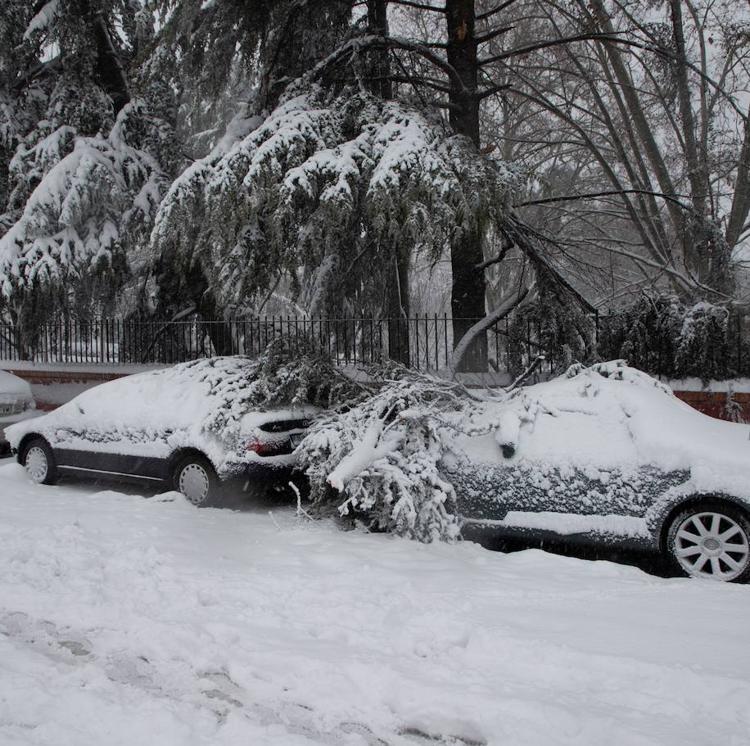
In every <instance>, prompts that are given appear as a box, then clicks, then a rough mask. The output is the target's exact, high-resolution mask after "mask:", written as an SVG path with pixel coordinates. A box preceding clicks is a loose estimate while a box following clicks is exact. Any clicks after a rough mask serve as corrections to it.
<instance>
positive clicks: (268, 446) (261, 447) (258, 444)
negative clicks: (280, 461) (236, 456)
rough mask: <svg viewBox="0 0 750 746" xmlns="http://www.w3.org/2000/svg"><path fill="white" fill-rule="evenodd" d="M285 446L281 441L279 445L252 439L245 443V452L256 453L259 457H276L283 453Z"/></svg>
mask: <svg viewBox="0 0 750 746" xmlns="http://www.w3.org/2000/svg"><path fill="white" fill-rule="evenodd" d="M285 446H286V443H284V442H283V441H282V442H281V443H279V442H276V443H263V442H262V441H260V440H258V439H257V438H253V439H252V440H248V441H247V442H246V443H245V450H246V451H252V452H253V453H257V454H258V455H259V456H276V455H278V454H281V453H284V450H285Z"/></svg>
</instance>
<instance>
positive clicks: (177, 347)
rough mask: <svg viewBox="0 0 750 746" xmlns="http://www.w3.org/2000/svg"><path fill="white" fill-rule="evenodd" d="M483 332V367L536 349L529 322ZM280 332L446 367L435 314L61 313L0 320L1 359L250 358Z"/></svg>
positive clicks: (373, 357)
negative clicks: (126, 316)
mask: <svg viewBox="0 0 750 746" xmlns="http://www.w3.org/2000/svg"><path fill="white" fill-rule="evenodd" d="M483 336H484V339H485V340H486V342H485V344H484V345H483V347H485V345H486V347H485V349H486V352H485V351H483V352H482V360H481V361H480V367H481V368H482V369H483V370H488V371H500V372H504V371H509V370H511V369H513V368H514V367H515V366H517V365H519V364H520V365H523V364H524V363H526V362H528V361H529V360H533V359H534V358H535V357H536V356H537V355H538V354H539V353H540V352H541V351H542V346H541V345H540V343H539V330H538V329H536V328H533V327H532V325H531V324H528V325H526V326H525V328H524V329H523V331H522V332H520V333H519V331H518V329H517V328H513V329H511V327H510V326H509V324H508V321H507V320H506V321H504V322H501V323H499V324H496V325H495V326H493V327H491V328H490V329H488V330H487V331H486V332H483ZM280 338H283V339H284V340H285V341H286V342H287V343H288V345H289V346H290V347H291V349H292V350H294V349H295V345H296V346H298V347H299V349H302V348H303V347H304V346H305V345H307V344H309V341H310V340H313V341H314V342H315V343H316V345H317V346H318V347H319V348H321V349H322V350H324V351H325V352H327V354H328V355H329V356H330V358H331V359H332V360H334V361H336V362H338V363H339V364H343V365H358V364H368V363H372V362H376V361H380V360H383V359H389V358H390V359H393V360H398V361H400V362H403V363H405V364H407V365H409V366H411V367H412V368H415V369H417V370H423V371H440V370H443V369H447V368H448V367H449V365H450V361H451V356H452V353H453V346H454V339H453V319H451V318H450V317H449V316H447V315H437V314H431V315H428V314H425V315H422V316H414V317H411V318H399V319H373V318H342V319H331V318H303V317H299V316H266V317H259V318H249V319H242V320H227V321H201V320H187V321H186V320H182V321H170V322H158V321H142V320H138V319H132V320H123V319H96V320H79V319H60V320H58V321H56V322H50V323H47V324H44V325H43V326H41V327H38V328H35V329H34V330H29V331H26V332H24V330H22V329H19V328H17V327H14V326H12V325H10V324H0V359H2V360H4V361H21V360H24V361H34V362H37V363H78V364H96V365H107V364H111V365H123V364H124V365H128V364H141V365H148V364H173V363H178V362H184V361H187V360H193V359H196V358H201V357H209V356H211V355H238V354H239V355H250V356H254V355H257V354H259V353H260V352H261V351H263V350H264V349H265V348H266V347H267V346H268V344H269V343H270V342H272V341H273V340H275V339H280ZM469 367H471V366H469Z"/></svg>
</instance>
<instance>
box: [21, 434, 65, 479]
mask: <svg viewBox="0 0 750 746" xmlns="http://www.w3.org/2000/svg"><path fill="white" fill-rule="evenodd" d="M20 461H21V464H22V465H23V468H24V469H25V470H26V474H28V476H29V479H30V480H31V481H32V482H35V483H36V484H54V483H55V482H56V481H57V464H56V463H55V455H54V454H53V453H52V449H51V448H50V445H49V443H47V441H46V440H44V439H43V438H34V439H33V440H31V441H29V442H28V443H27V444H26V445H25V446H24V447H23V451H22V453H21V459H20Z"/></svg>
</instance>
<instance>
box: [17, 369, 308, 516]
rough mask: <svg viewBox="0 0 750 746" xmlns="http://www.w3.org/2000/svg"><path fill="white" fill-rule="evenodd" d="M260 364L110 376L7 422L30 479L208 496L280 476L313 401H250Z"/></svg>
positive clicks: (286, 472)
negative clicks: (115, 482) (115, 483)
mask: <svg viewBox="0 0 750 746" xmlns="http://www.w3.org/2000/svg"><path fill="white" fill-rule="evenodd" d="M256 367H257V364H256V363H255V362H254V361H252V360H250V359H248V358H243V357H225V358H213V359H209V360H199V361H194V362H190V363H183V364H180V365H176V366H174V367H172V368H165V369H163V370H155V371H149V372H147V373H139V374H136V375H132V376H127V377H125V378H121V379H119V380H116V381H111V382H108V383H105V384H102V385H100V386H96V387H95V388H93V389H89V390H88V391H86V392H84V393H82V394H80V395H79V396H77V397H76V398H75V399H73V400H72V401H70V402H68V403H67V404H65V405H63V406H62V407H60V408H59V409H56V410H55V411H53V412H50V413H49V414H46V415H44V416H42V417H38V418H36V419H34V420H27V421H25V422H21V423H18V424H17V425H14V426H11V427H9V428H8V429H7V431H6V432H7V436H8V439H9V441H10V444H11V446H12V447H13V449H14V450H15V452H16V453H17V454H18V459H19V461H20V463H22V464H23V465H24V466H25V468H26V471H27V473H28V475H29V476H30V478H31V479H32V480H34V481H35V482H39V483H43V484H51V483H53V482H54V481H56V480H57V478H58V477H59V476H60V475H61V474H75V475H78V476H90V477H109V478H114V479H117V478H125V479H137V480H145V481H148V482H152V483H155V484H158V485H162V486H164V487H166V488H167V489H175V490H178V491H179V492H182V493H183V494H184V495H185V496H186V497H187V498H188V500H190V501H191V502H193V503H194V504H196V505H202V504H206V503H208V502H210V501H211V500H212V499H213V498H214V497H215V496H216V494H217V493H218V492H219V488H220V485H221V483H222V482H225V481H228V480H235V479H237V480H240V482H241V483H245V484H248V483H251V482H258V481H263V482H269V481H270V482H276V483H280V484H283V483H286V482H287V481H288V480H289V478H290V477H291V475H292V471H293V467H294V463H295V460H294V455H293V452H294V449H295V447H296V445H297V443H298V441H299V439H300V438H301V437H302V436H303V434H304V432H305V430H306V428H307V426H308V423H309V418H310V417H311V416H313V415H314V414H315V412H316V411H317V410H316V409H315V408H314V407H309V406H299V407H287V408H278V407H274V408H270V409H267V410H266V411H262V410H260V409H258V408H257V407H253V406H252V404H251V402H253V401H254V400H255V399H257V398H258V397H257V396H254V393H255V392H254V389H253V387H254V386H255V385H256V376H255V373H256Z"/></svg>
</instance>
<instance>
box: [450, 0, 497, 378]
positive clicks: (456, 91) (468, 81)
mask: <svg viewBox="0 0 750 746" xmlns="http://www.w3.org/2000/svg"><path fill="white" fill-rule="evenodd" d="M474 2H475V0H446V3H445V11H446V13H445V16H446V22H447V31H448V49H447V56H448V62H449V64H450V65H451V66H452V67H453V69H454V70H455V71H456V76H451V81H450V94H449V103H450V123H451V126H452V127H453V130H454V131H455V132H456V133H458V134H460V135H465V136H466V137H468V138H469V139H470V140H471V141H472V142H473V143H474V146H475V147H476V148H479V97H478V96H477V87H478V86H477V77H478V74H479V65H478V62H477V40H476V34H475V28H474V26H475V20H476V16H475V8H474ZM483 261H484V255H483V252H482V236H481V234H480V232H479V229H478V228H474V229H473V230H471V231H469V232H468V233H465V234H464V235H463V236H462V237H461V238H460V239H458V240H457V241H456V242H455V243H454V244H453V246H451V271H452V273H453V286H452V288H451V311H452V314H453V345H454V349H455V347H456V346H457V345H458V343H459V341H460V340H461V337H463V336H464V334H466V332H468V331H469V329H470V328H471V327H472V326H473V325H474V324H476V323H477V322H478V321H479V320H480V319H481V318H483V317H484V316H485V293H486V282H485V278H484V272H482V271H480V270H478V269H477V266H478V265H480V264H481V263H482V262H483ZM459 370H463V371H469V370H472V371H486V370H487V337H486V334H481V335H479V336H477V337H476V339H475V340H474V341H473V342H472V344H471V346H470V348H469V349H468V350H467V351H466V354H465V355H464V356H463V360H462V362H461V367H460V369H459Z"/></svg>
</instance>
